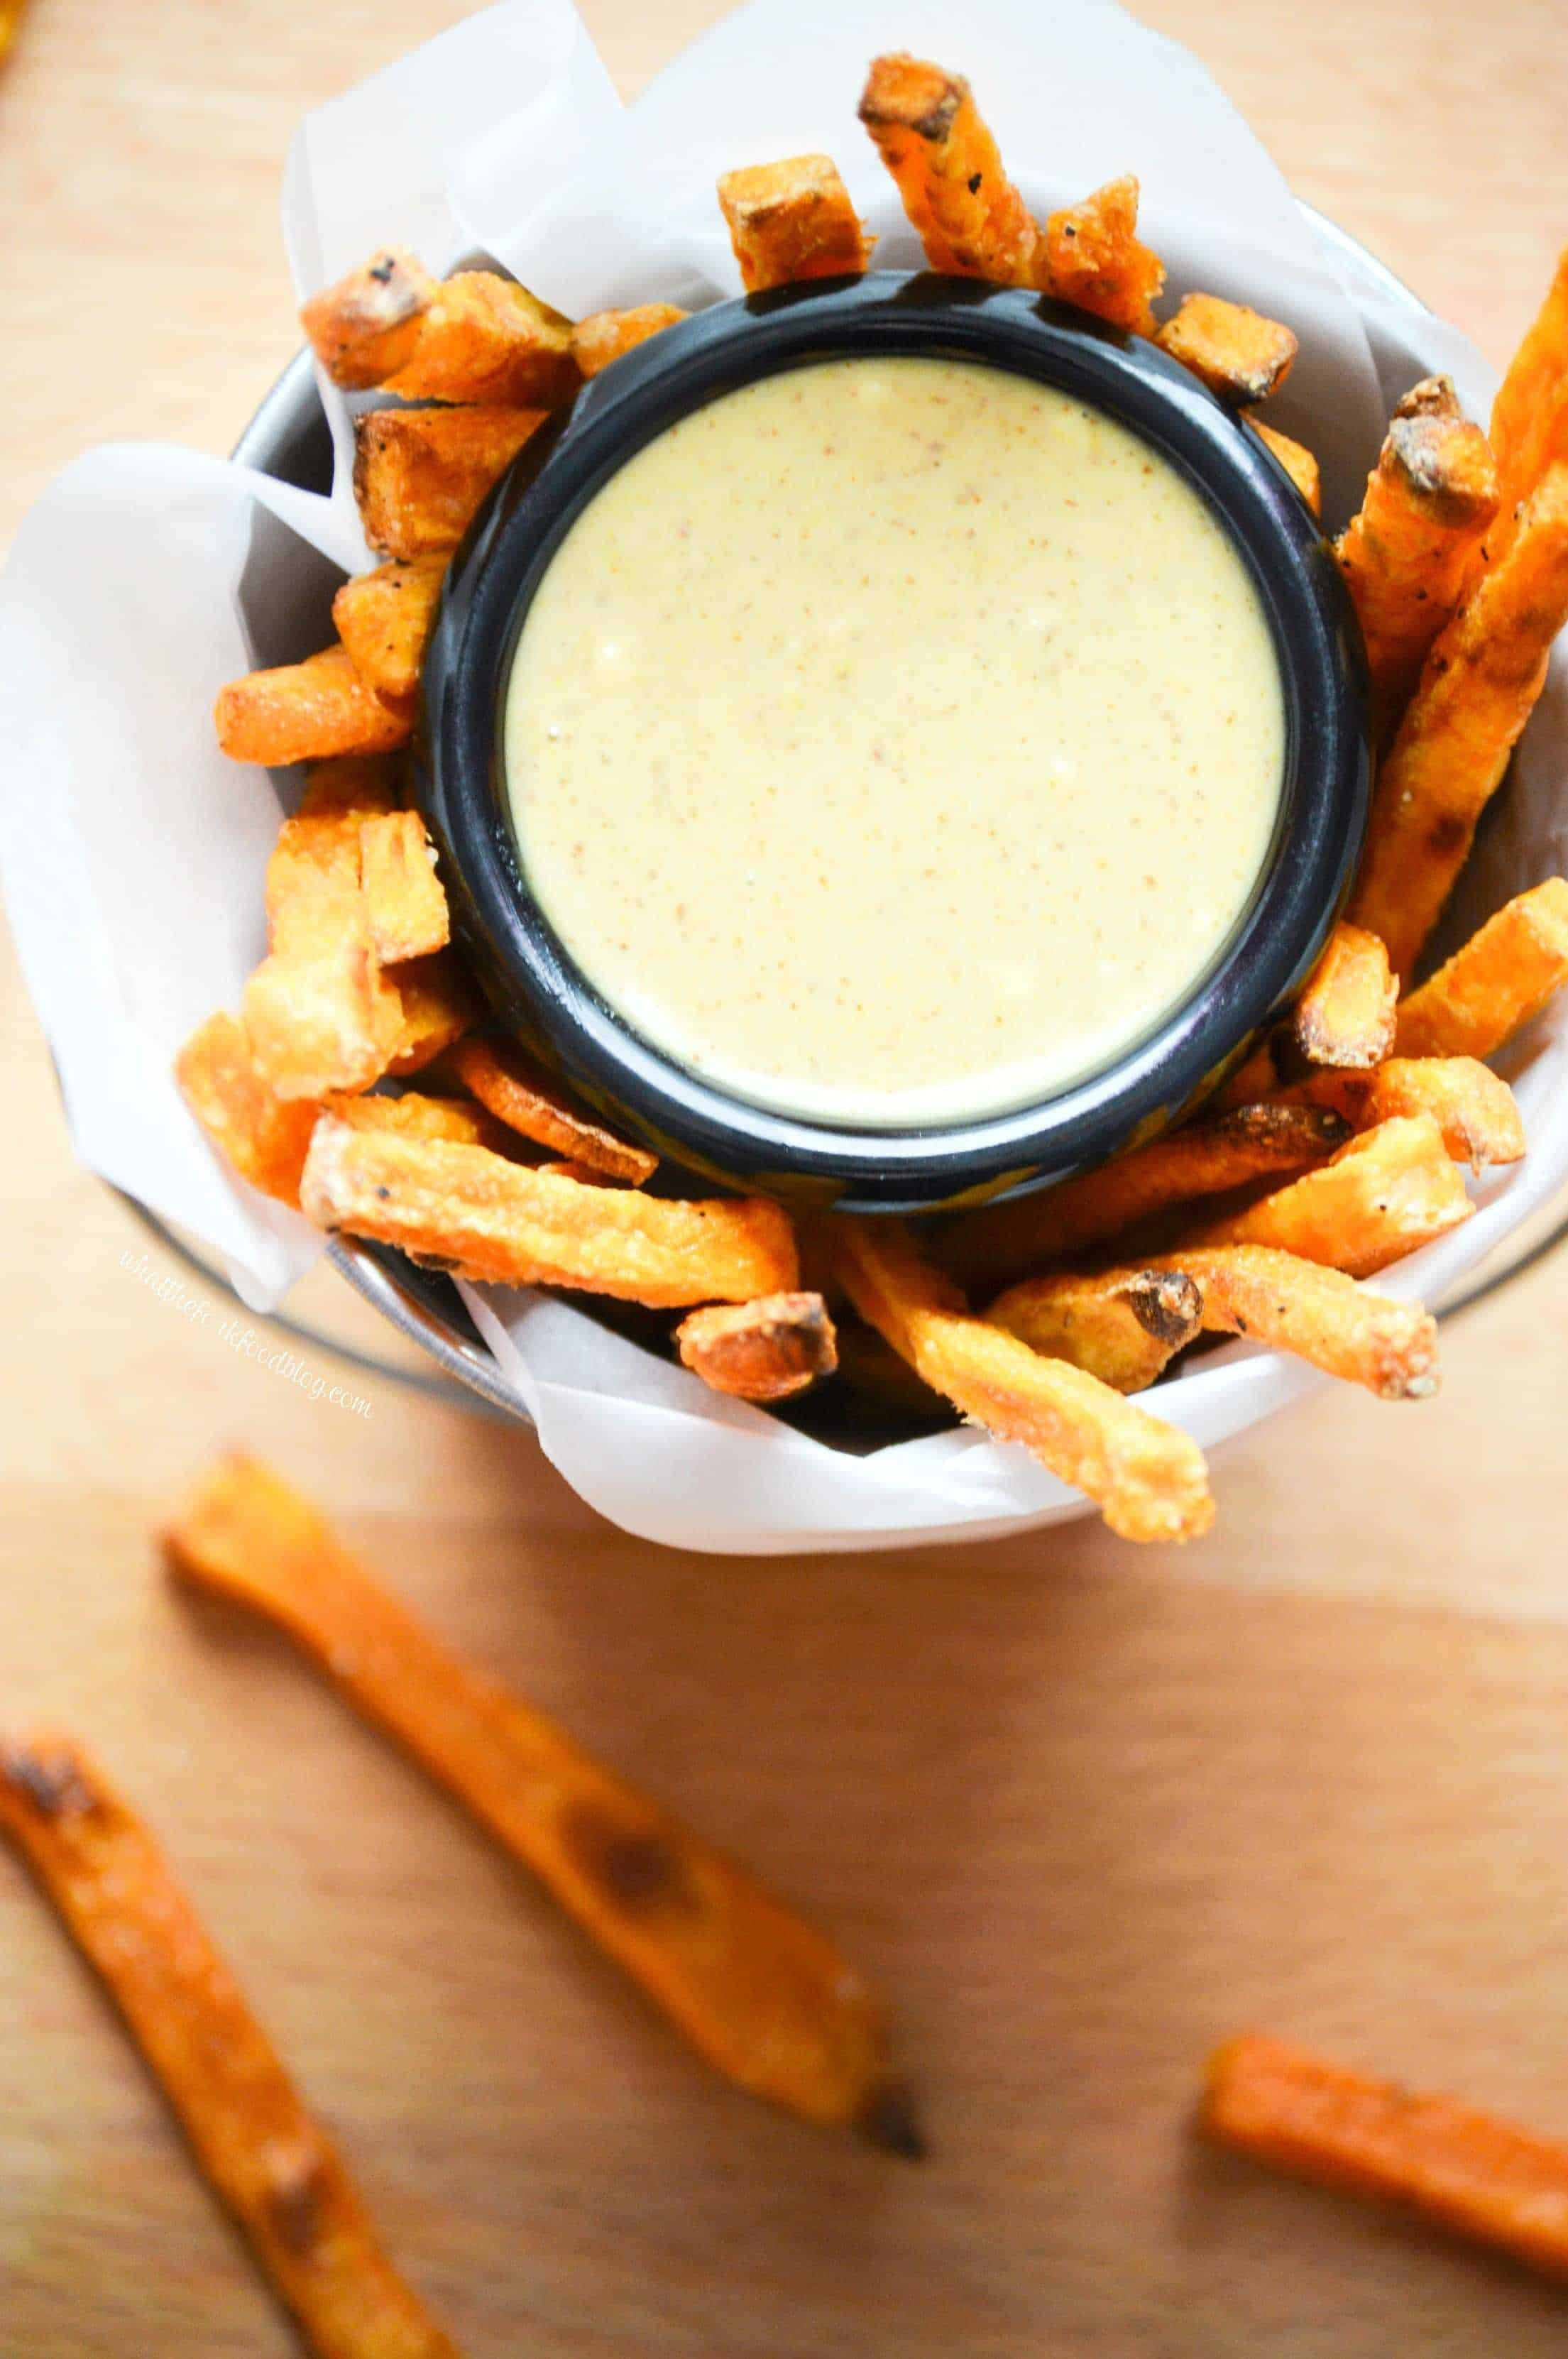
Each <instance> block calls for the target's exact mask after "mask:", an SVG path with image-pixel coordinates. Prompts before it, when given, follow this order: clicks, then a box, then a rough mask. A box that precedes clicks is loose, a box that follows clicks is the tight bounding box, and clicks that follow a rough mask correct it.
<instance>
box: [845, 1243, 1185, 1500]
mask: <svg viewBox="0 0 1568 2359" xmlns="http://www.w3.org/2000/svg"><path fill="white" fill-rule="evenodd" d="M824 1236H825V1239H826V1250H827V1253H828V1256H829V1258H830V1261H831V1264H832V1267H833V1272H834V1275H835V1276H836V1277H837V1278H838V1280H839V1282H840V1283H841V1284H842V1286H843V1287H844V1291H845V1293H846V1294H847V1295H848V1296H849V1299H850V1300H851V1302H853V1303H854V1305H855V1309H856V1310H858V1311H859V1313H860V1315H861V1317H862V1318H863V1319H864V1320H865V1321H866V1323H867V1325H868V1326H872V1327H875V1328H876V1329H877V1332H878V1333H879V1334H881V1335H883V1336H884V1337H886V1339H887V1342H888V1343H891V1345H892V1346H893V1349H894V1350H895V1351H896V1352H897V1353H899V1354H900V1356H901V1357H902V1358H904V1359H906V1360H908V1362H909V1365H910V1366H911V1367H912V1368H913V1369H915V1371H916V1372H917V1374H918V1375H920V1376H922V1377H923V1378H924V1379H925V1382H926V1383H927V1384H928V1385H930V1386H931V1387H932V1388H933V1390H935V1391H937V1392H939V1393H942V1394H944V1395H945V1396H946V1397H947V1398H948V1399H949V1400H950V1401H952V1403H953V1407H954V1408H957V1409H959V1410H961V1411H962V1413H963V1414H964V1416H965V1417H966V1418H972V1419H974V1421H975V1424H977V1425H982V1426H984V1427H985V1429H986V1430H987V1431H988V1432H990V1433H994V1434H996V1436H997V1437H998V1439H999V1440H1006V1441H1021V1442H1022V1443H1023V1445H1024V1447H1025V1448H1026V1449H1027V1450H1030V1451H1033V1452H1034V1454H1035V1456H1036V1457H1037V1458H1038V1459H1040V1462H1041V1463H1042V1464H1043V1465H1046V1466H1048V1467H1050V1469H1051V1473H1053V1474H1057V1475H1060V1477H1061V1478H1062V1481H1063V1482H1064V1483H1070V1484H1073V1488H1074V1489H1075V1490H1079V1491H1083V1492H1085V1493H1087V1495H1088V1496H1089V1497H1090V1498H1092V1499H1094V1500H1095V1501H1096V1502H1097V1504H1098V1506H1099V1507H1100V1510H1101V1512H1102V1514H1103V1515H1104V1517H1105V1521H1106V1523H1107V1524H1108V1525H1109V1526H1110V1527H1111V1529H1112V1531H1114V1532H1116V1533H1119V1534H1120V1536H1121V1537H1122V1538H1124V1539H1132V1540H1185V1539H1193V1538H1196V1537H1197V1536H1198V1534H1199V1533H1201V1532H1204V1531H1207V1529H1208V1527H1209V1526H1210V1524H1211V1523H1212V1522H1213V1521H1214V1500H1213V1498H1212V1497H1211V1496H1210V1494H1209V1486H1208V1479H1207V1475H1206V1473H1205V1471H1204V1467H1203V1456H1202V1453H1201V1452H1200V1451H1199V1450H1198V1449H1197V1447H1196V1445H1195V1444H1194V1443H1193V1442H1192V1441H1190V1440H1188V1438H1187V1436H1186V1435H1185V1434H1184V1433H1181V1432H1179V1431H1178V1430H1177V1429H1176V1428H1175V1427H1174V1426H1169V1425H1162V1424H1161V1423H1160V1420H1159V1419H1156V1418H1152V1417H1150V1416H1149V1414H1148V1413H1147V1411H1146V1410H1143V1409H1140V1408H1137V1407H1136V1406H1135V1404H1134V1403H1133V1402H1131V1401H1127V1400H1124V1399H1123V1398H1122V1397H1121V1395H1120V1394H1119V1393H1116V1392H1113V1391H1112V1390H1111V1387H1110V1386H1108V1385H1103V1384H1101V1383H1100V1382H1099V1381H1098V1380H1097V1378H1095V1377H1094V1376H1091V1375H1085V1374H1084V1372H1083V1369H1082V1368H1075V1367H1073V1366H1071V1365H1070V1364H1069V1363H1068V1362H1067V1361H1065V1360H1054V1359H1045V1358H1043V1357H1042V1356H1041V1354H1040V1353H1038V1352H1031V1351H1030V1349H1029V1345H1028V1344H1027V1343H1020V1342H1019V1341H1018V1337H1017V1336H1016V1335H1009V1334H1007V1333H1006V1332H1004V1330H1003V1329H1001V1328H1000V1327H994V1326H992V1325H990V1324H989V1322H988V1321H985V1320H984V1319H975V1318H971V1317H970V1316H968V1314H967V1313H966V1312H965V1310H964V1299H963V1297H962V1296H961V1295H960V1293H959V1292H958V1289H957V1288H956V1287H954V1286H953V1285H952V1283H951V1282H950V1281H949V1280H948V1279H947V1278H946V1277H943V1276H942V1273H941V1272H940V1271H938V1270H936V1269H934V1268H932V1267H931V1265H930V1264H929V1263H927V1262H926V1261H924V1260H923V1259H922V1258H921V1256H920V1253H919V1252H918V1251H917V1249H916V1247H915V1245H914V1244H913V1242H912V1240H911V1238H910V1237H909V1232H908V1231H907V1230H906V1229H904V1228H903V1227H902V1226H901V1225H900V1224H899V1223H896V1222H893V1221H890V1220H883V1219H876V1220H868V1219H861V1220H854V1219H849V1218H844V1217H841V1218H839V1219H838V1220H835V1221H833V1222H831V1223H827V1224H825V1227H824Z"/></svg>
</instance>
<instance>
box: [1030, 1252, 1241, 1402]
mask: <svg viewBox="0 0 1568 2359" xmlns="http://www.w3.org/2000/svg"><path fill="white" fill-rule="evenodd" d="M1202 1308H1203V1299H1202V1297H1201V1296H1200V1294H1199V1292H1198V1289H1197V1288H1196V1286H1195V1285H1194V1284H1193V1283H1192V1279H1191V1278H1190V1277H1185V1276H1184V1275H1183V1274H1182V1273H1181V1272H1180V1271H1173V1270H1168V1269H1120V1270H1109V1271H1105V1272H1102V1273H1100V1274H1098V1275H1096V1276H1094V1277H1083V1276H1080V1275H1078V1274H1076V1273H1073V1272H1063V1273H1062V1274H1060V1275H1058V1276H1056V1277H1036V1278H1026V1279H1025V1281H1024V1283H1023V1284H1022V1285H1021V1286H1015V1287H1013V1288H1011V1289H1010V1290H1009V1291H1008V1292H1007V1293H1006V1294H1004V1295H1002V1296H1001V1297H1000V1299H998V1300H997V1301H996V1302H993V1303H992V1305H991V1307H990V1309H989V1310H987V1311H986V1313H985V1316H986V1318H987V1319H988V1320H990V1321H991V1322H992V1323H993V1325H995V1326H997V1327H1005V1328H1006V1329H1007V1332H1008V1334H1009V1335H1017V1336H1018V1339H1019V1341H1020V1342H1021V1343H1027V1344H1028V1345H1029V1349H1030V1350H1031V1351H1034V1352H1043V1353H1045V1355H1046V1357H1047V1358H1048V1359H1052V1360H1070V1361H1071V1362H1072V1364H1073V1366H1074V1367H1075V1368H1083V1369H1084V1370H1085V1371H1086V1372H1087V1374H1088V1375H1092V1376H1098V1378H1099V1380H1100V1382H1101V1383H1102V1384H1103V1385H1109V1386H1111V1387H1112V1389H1113V1391H1116V1392H1118V1393H1141V1392H1144V1391H1146V1390H1147V1389H1148V1387H1149V1386H1150V1385H1151V1384H1153V1383H1154V1382H1155V1380H1156V1378H1157V1377H1159V1376H1160V1375H1162V1374H1163V1372H1164V1368H1165V1364H1166V1363H1167V1361H1168V1360H1171V1359H1172V1358H1173V1357H1174V1355H1175V1354H1176V1353H1178V1352H1179V1351H1181V1348H1182V1346H1183V1345H1184V1344H1187V1343H1191V1342H1192V1338H1193V1336H1194V1335H1195V1334H1196V1333H1197V1332H1198V1329H1199V1325H1200V1323H1201V1322H1200V1318H1199V1313H1200V1311H1201V1310H1202Z"/></svg>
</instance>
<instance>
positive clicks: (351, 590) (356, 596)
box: [332, 557, 447, 713]
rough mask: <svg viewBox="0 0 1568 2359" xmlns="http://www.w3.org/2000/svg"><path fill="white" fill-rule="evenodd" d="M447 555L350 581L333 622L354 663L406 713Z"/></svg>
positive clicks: (368, 682) (391, 703)
mask: <svg viewBox="0 0 1568 2359" xmlns="http://www.w3.org/2000/svg"><path fill="white" fill-rule="evenodd" d="M446 564H447V561H446V559H445V558H444V557H419V558H416V559H414V560H413V561H412V562H411V563H408V564H394V565H383V566H382V567H380V568H379V570H378V571H376V572H375V573H361V574H359V575H358V576H357V577H356V578H355V579H354V581H352V582H344V583H343V588H342V589H341V590H340V591H339V592H338V594H337V596H336V597H335V598H334V599H333V600H332V622H333V624H334V625H335V626H336V630H337V635H338V636H339V638H340V639H341V640H342V641H343V646H344V647H346V648H347V649H348V655H349V661H350V662H351V663H352V664H353V666H354V669H355V671H356V672H357V673H358V674H359V676H360V678H361V679H362V680H364V682H365V686H366V687H367V688H370V689H374V690H375V691H376V695H377V696H378V697H380V699H381V701H382V702H383V703H384V704H387V705H389V706H390V707H391V708H392V710H393V711H394V712H404V713H406V712H408V710H409V708H410V706H411V705H412V702H413V700H414V698H415V697H416V696H417V695H418V694H419V666H420V665H421V663H422V662H423V661H424V656H425V641H426V640H427V639H428V638H429V637H430V625H431V624H432V622H433V621H434V620H435V611H436V603H437V601H438V600H439V598H440V596H441V583H442V582H443V581H444V580H445V579H446Z"/></svg>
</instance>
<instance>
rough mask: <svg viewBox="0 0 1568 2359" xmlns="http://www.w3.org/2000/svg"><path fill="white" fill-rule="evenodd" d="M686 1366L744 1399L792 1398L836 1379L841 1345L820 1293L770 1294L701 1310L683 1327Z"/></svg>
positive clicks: (680, 1337) (678, 1335) (678, 1340)
mask: <svg viewBox="0 0 1568 2359" xmlns="http://www.w3.org/2000/svg"><path fill="white" fill-rule="evenodd" d="M675 1345H676V1349H677V1351H678V1352H679V1353H680V1354H681V1360H682V1362H683V1364H685V1366H687V1367H688V1368H691V1370H693V1372H694V1373H695V1374H696V1375H699V1376H701V1377H702V1382H703V1383H704V1384H705V1385H711V1386H713V1390H714V1392H716V1393H733V1394H734V1395H735V1397H736V1398H737V1399H738V1400H752V1401H775V1400H789V1399H791V1398H792V1397H793V1396H794V1395H795V1394H796V1393H803V1392H804V1391H805V1390H806V1389H807V1387H808V1386H811V1385H813V1384H815V1382H816V1380H817V1378H818V1377H819V1376H831V1375H832V1374H833V1370H834V1369H835V1368H836V1367H837V1365H838V1342H837V1337H836V1335H835V1334H834V1332H833V1321H832V1320H831V1319H830V1318H829V1317H828V1308H827V1304H826V1303H825V1302H824V1301H823V1300H822V1296H821V1295H820V1294H798V1293H797V1294H765V1295H764V1296H763V1297H762V1298H761V1299H760V1300H759V1301H757V1302H739V1303H734V1304H730V1303H715V1304H713V1305H712V1306H711V1307H710V1308H709V1309H707V1310H693V1311H692V1312H691V1315H690V1316H689V1317H688V1318H685V1319H683V1320H682V1321H681V1324H680V1326H679V1327H677V1329H676V1330H675Z"/></svg>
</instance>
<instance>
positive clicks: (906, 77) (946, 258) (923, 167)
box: [860, 50, 1041, 287]
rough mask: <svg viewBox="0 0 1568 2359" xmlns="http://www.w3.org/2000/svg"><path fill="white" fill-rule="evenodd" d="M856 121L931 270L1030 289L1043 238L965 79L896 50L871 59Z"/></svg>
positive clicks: (1037, 264) (1034, 279)
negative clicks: (866, 133)
mask: <svg viewBox="0 0 1568 2359" xmlns="http://www.w3.org/2000/svg"><path fill="white" fill-rule="evenodd" d="M860 119H861V121H862V123H864V124H865V125H866V129H867V131H869V133H870V134H871V136H872V139H873V140H874V142H875V143H876V147H877V153H878V154H879V155H880V157H881V158H882V161H883V162H884V164H886V165H887V169H888V171H889V172H890V173H891V174H892V176H893V178H894V179H895V180H896V181H897V182H898V194H899V196H900V197H901V199H902V200H903V205H904V211H905V212H906V213H907V214H908V215H909V221H910V223H911V225H912V226H913V228H914V229H915V230H916V231H917V233H918V234H919V236H920V244H921V245H923V246H924V248H925V251H926V260H927V261H928V262H929V263H930V264H931V268H932V269H933V270H946V271H957V272H958V273H960V274H961V275H963V276H966V277H972V278H993V279H996V280H998V281H1000V282H1001V283H1002V284H1003V285H1005V286H1015V287H1032V286H1034V285H1035V284H1036V278H1037V271H1038V269H1039V266H1040V259H1041V256H1040V230H1039V228H1038V226H1037V225H1036V223H1035V222H1034V220H1033V218H1032V217H1031V215H1030V213H1029V207H1028V206H1027V205H1026V204H1025V202H1024V201H1023V199H1022V197H1021V196H1020V195H1019V194H1018V190H1017V189H1015V188H1014V186H1013V184H1012V182H1011V181H1010V180H1009V179H1008V178H1007V173H1006V172H1005V171H1004V170H1003V168H1002V159H1001V157H1000V156H999V155H998V154H997V152H996V141H995V139H994V138H993V137H992V136H991V134H990V131H989V130H988V129H987V127H986V125H985V122H984V120H983V119H982V117H981V114H980V111H979V109H978V108H977V107H976V105H975V100H974V97H973V95H972V93H971V92H970V88H969V84H968V83H967V82H965V81H964V77H963V75H962V74H950V73H947V72H945V71H943V69H942V67H941V66H936V65H931V64H930V63H928V62H927V61H926V60H924V59H921V58H913V57H910V56H909V55H908V54H907V53H906V52H904V51H901V50H900V51H896V52H892V53H890V54H889V55H887V56H886V57H880V58H877V59H875V60H873V62H872V67H871V71H870V74H869V76H868V77H867V80H866V88H865V91H864V92H862V94H861V100H860Z"/></svg>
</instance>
